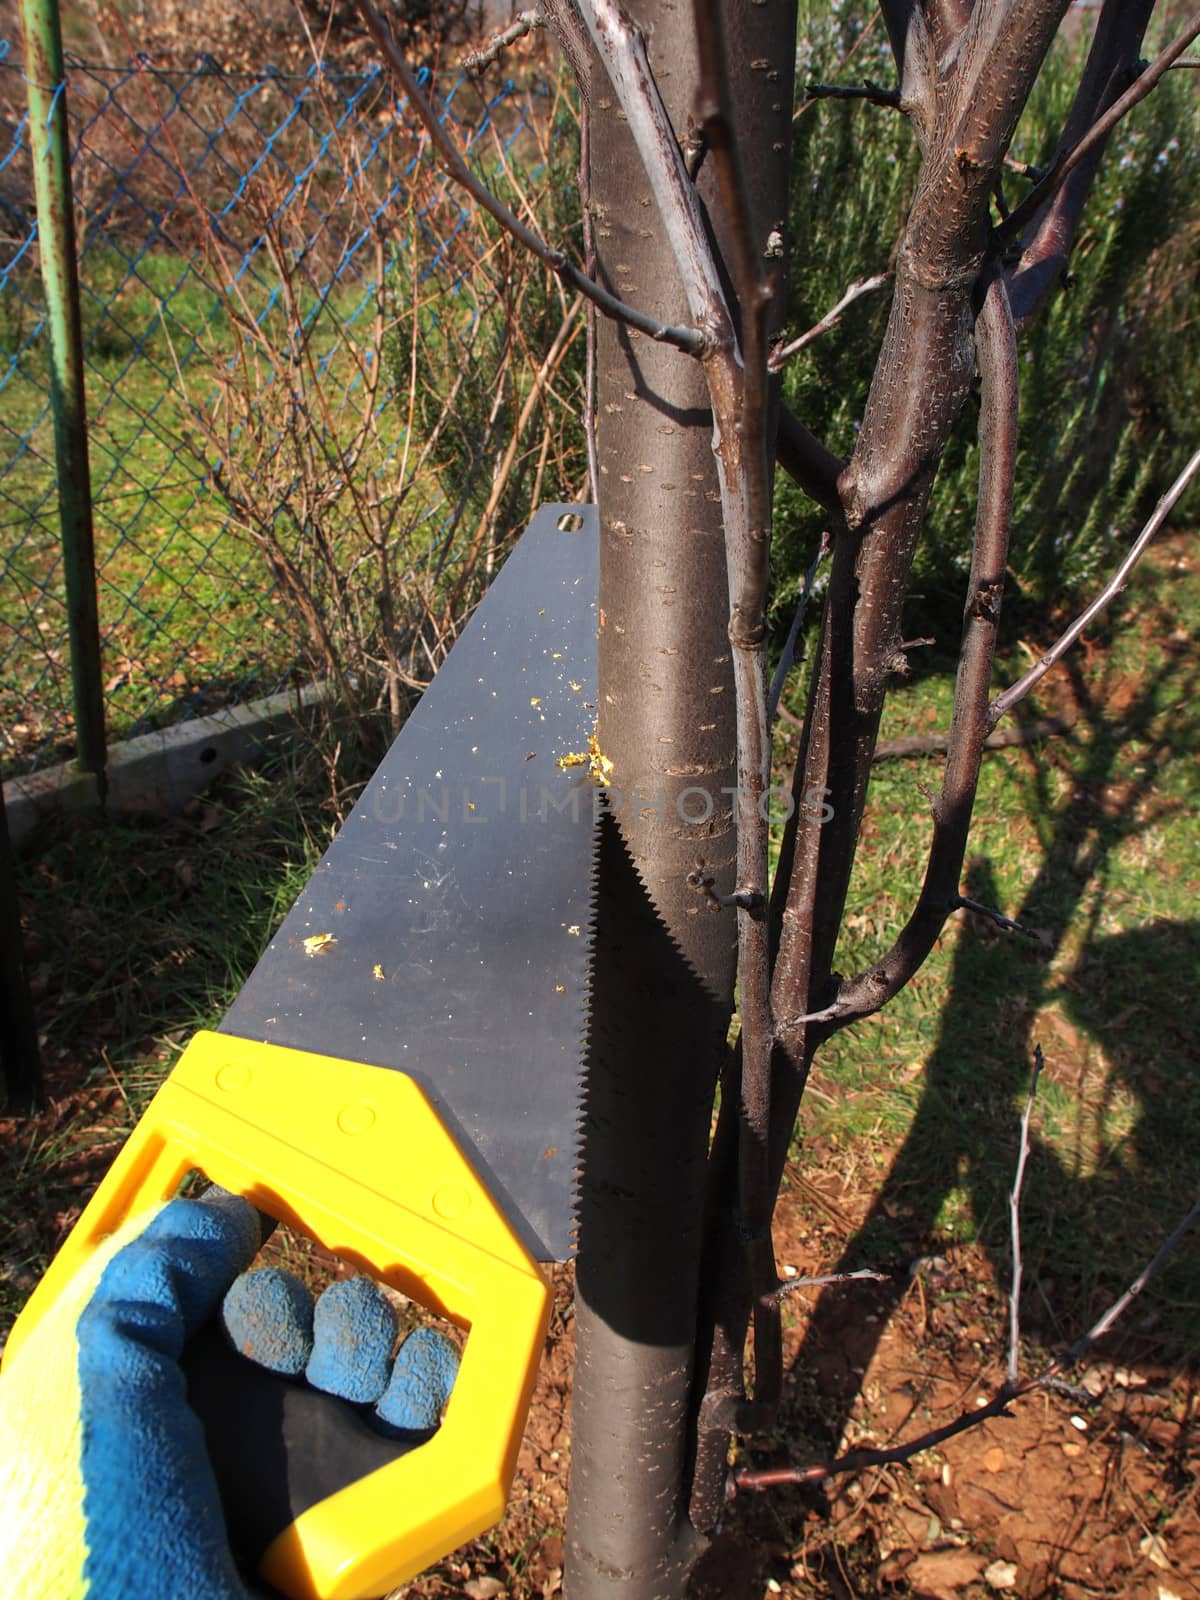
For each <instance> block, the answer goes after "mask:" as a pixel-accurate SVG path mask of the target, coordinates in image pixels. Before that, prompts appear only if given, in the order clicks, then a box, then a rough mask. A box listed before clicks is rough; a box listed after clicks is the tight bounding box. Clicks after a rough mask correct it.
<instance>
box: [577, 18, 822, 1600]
mask: <svg viewBox="0 0 1200 1600" xmlns="http://www.w3.org/2000/svg"><path fill="white" fill-rule="evenodd" d="M627 10H628V11H629V13H630V15H631V17H632V18H633V20H634V21H635V22H636V23H637V24H638V25H639V26H640V27H641V28H642V30H643V31H644V33H645V34H646V36H647V42H648V47H649V53H650V60H651V64H652V66H653V67H654V69H655V72H656V76H657V78H658V81H659V85H660V87H661V89H662V92H663V95H664V99H665V101H666V105H667V110H668V112H669V114H670V116H671V119H672V123H673V125H674V127H675V129H676V131H677V133H679V135H680V136H681V137H685V136H686V134H687V130H688V123H689V113H690V112H691V110H692V107H693V103H694V100H695V95H696V88H697V77H698V71H697V61H696V47H695V40H694V24H693V20H692V13H691V8H690V7H674V6H669V5H667V4H665V3H663V0H641V3H640V4H636V5H630V6H628V7H627ZM725 30H726V37H727V42H728V46H729V56H730V76H731V81H732V82H733V83H734V85H735V101H736V102H737V104H738V111H737V115H738V118H739V121H740V124H741V126H740V128H739V132H740V133H741V134H742V137H743V138H744V139H745V140H746V141H747V142H746V143H745V144H744V145H743V149H745V150H748V151H753V152H754V153H755V161H754V164H753V171H752V174H751V189H752V202H751V203H752V206H753V208H754V211H755V218H756V223H757V224H758V225H759V226H758V227H757V228H756V231H757V232H760V233H761V243H760V249H761V250H762V251H763V253H764V255H766V253H767V241H768V237H769V235H770V234H771V232H772V230H774V229H776V228H779V229H780V230H781V231H783V228H784V217H785V215H786V196H787V149H788V133H789V130H790V117H791V101H792V58H793V41H794V36H795V26H794V10H793V9H792V7H791V6H789V5H785V6H783V7H782V8H781V10H780V11H779V12H778V13H774V12H769V11H768V10H767V8H765V7H761V6H755V5H752V4H730V5H727V6H726V12H725ZM771 34H773V35H774V38H775V40H776V46H775V48H774V50H772V49H771V48H770V38H769V36H770V35H771ZM768 59H769V60H771V61H772V62H775V63H777V64H774V65H771V66H767V65H766V64H765V63H766V62H767V61H768ZM752 62H754V63H756V65H755V66H754V67H753V68H752V67H751V63H752ZM601 85H603V86H602V87H601ZM737 85H741V86H742V89H743V92H742V93H741V94H740V95H738V92H737V87H736V86H737ZM606 89H607V83H606V80H604V78H603V69H602V68H601V67H600V66H599V65H598V64H597V63H595V62H593V67H592V92H591V97H590V108H591V133H590V144H591V151H592V160H591V165H590V173H589V188H590V205H591V213H592V218H593V224H594V230H595V245H596V253H597V276H598V277H599V278H600V280H601V281H602V282H604V283H605V284H606V285H607V286H609V287H610V288H612V289H613V290H614V291H616V292H617V293H619V294H620V295H621V296H622V298H624V299H626V300H628V301H630V302H632V303H633V304H635V305H636V306H638V308H639V309H640V310H644V311H648V312H650V313H651V314H652V315H654V316H656V317H659V318H661V319H662V320H663V321H666V322H670V323H681V322H684V323H686V322H687V321H688V315H687V302H686V297H685V295H684V291H683V287H682V285H681V284H680V282H679V280H678V277H677V274H676V271H675V267H674V261H673V257H672V252H671V248H670V241H669V240H668V239H667V238H666V237H665V233H664V230H663V226H662V223H661V220H660V218H659V216H658V214H657V211H656V208H655V206H654V204H653V202H652V200H651V198H650V191H649V184H648V182H647V180H646V175H645V171H644V169H643V166H642V163H641V160H640V158H639V157H638V154H637V151H636V150H635V148H634V146H633V142H632V140H631V138H630V137H629V135H628V132H627V130H626V128H625V125H624V122H623V119H622V118H621V117H620V116H619V115H618V113H617V111H616V108H615V106H614V104H613V100H612V97H611V95H610V94H608V93H606V92H605V90H606ZM764 90H766V92H765V93H764V92H763V91H764ZM747 164H748V165H750V164H751V163H747ZM708 177H709V175H708V174H707V173H704V172H702V174H701V182H700V189H701V194H702V197H703V198H704V200H705V202H706V204H707V205H708V206H709V208H710V214H711V215H712V216H713V221H714V231H715V233H716V236H717V238H718V240H719V239H720V236H721V231H722V229H721V222H720V218H719V216H717V215H716V209H717V208H716V201H715V196H714V194H713V193H712V191H711V188H710V186H709V184H708V183H706V181H705V179H706V178H708ZM772 248H774V247H772ZM776 260H777V258H776V257H775V256H774V255H772V256H770V257H769V258H768V260H767V261H766V263H765V264H766V265H773V264H775V262H776ZM780 298H781V297H779V296H777V304H778V302H779V299H780ZM596 410H597V417H596V423H597V456H598V463H599V474H600V481H599V486H598V498H599V503H600V525H601V535H600V536H601V556H600V706H599V728H598V731H599V738H600V746H601V749H602V751H603V753H604V754H605V755H606V756H607V757H608V758H609V759H610V760H611V761H612V763H613V774H612V778H613V785H614V788H615V789H616V790H617V791H618V792H619V802H617V803H615V805H614V815H613V817H612V818H611V819H610V821H609V822H608V823H606V825H605V830H604V836H603V839H602V845H601V860H600V869H599V878H598V896H597V899H598V907H597V929H596V963H595V972H594V981H593V1006H592V1012H593V1018H594V1022H593V1038H592V1043H591V1058H590V1060H589V1067H588V1084H589V1087H588V1099H587V1106H586V1110H585V1123H584V1151H583V1177H582V1180H581V1187H580V1196H579V1259H578V1268H577V1277H576V1323H575V1328H576V1366H575V1381H574V1417H573V1441H572V1466H571V1493H570V1503H569V1512H568V1525H567V1569H566V1585H565V1589H566V1593H567V1594H568V1595H569V1596H570V1600H615V1597H617V1596H620V1597H622V1600H674V1597H677V1596H681V1595H682V1594H683V1592H684V1588H685V1586H686V1582H687V1574H688V1571H689V1570H690V1567H691V1565H692V1563H693V1562H694V1560H695V1558H696V1556H697V1554H698V1553H699V1550H700V1548H701V1541H700V1540H699V1539H698V1538H697V1536H696V1535H695V1534H694V1533H693V1531H692V1529H691V1526H690V1524H689V1522H688V1520H687V1500H688V1483H687V1478H688V1471H689V1460H690V1455H691V1451H692V1447H693V1440H692V1437H691V1431H692V1423H691V1421H690V1418H689V1401H690V1393H691V1380H692V1362H693V1349H694V1341H695V1332H696V1316H697V1295H698V1275H699V1262H700V1251H701V1245H702V1235H703V1227H702V1224H703V1194H704V1179H705V1163H706V1159H707V1153H708V1141H709V1129H710V1122H711V1115H712V1105H713V1096H714V1090H715V1086H716V1081H717V1076H718V1073H719V1070H720V1068H721V1065H722V1062H723V1060H724V1057H725V1039H726V1033H727V1029H728V1022H729V1016H730V1011H731V1007H732V997H733V981H734V966H735V955H736V938H737V928H736V923H735V918H734V913H733V912H732V911H730V910H718V909H716V907H715V906H714V904H713V902H712V901H711V900H710V899H707V898H705V897H703V896H702V895H701V894H700V893H699V892H698V891H697V890H696V889H695V888H693V887H692V886H691V885H690V884H689V882H688V878H689V874H692V873H693V872H694V871H695V869H696V867H697V865H698V864H700V863H702V864H703V871H704V876H705V877H707V878H711V879H712V880H713V887H714V889H715V891H716V892H717V893H723V892H728V891H729V890H730V889H731V888H732V887H733V864H734V848H735V837H734V826H733V807H732V795H731V792H730V791H731V789H732V786H733V784H734V782H735V770H734V746H735V727H734V704H733V700H734V696H733V687H732V672H731V663H730V645H729V641H728V638H727V634H726V624H727V618H728V603H727V580H726V567H725V549H724V535H723V529H722V521H721V507H720V494H719V489H718V483H717V473H716V466H715V460H714V457H713V453H712V416H711V411H710V408H709V401H708V393H707V387H706V382H705V378H704V373H703V369H702V368H701V366H700V364H699V363H698V362H696V361H694V360H690V359H689V358H687V357H686V356H683V355H681V354H680V353H679V352H678V351H676V350H673V349H671V348H668V347H666V346H664V345H661V344H656V343H654V342H653V341H651V340H649V339H647V338H644V337H642V336H641V335H639V334H636V333H633V332H631V331H630V330H629V329H628V328H625V327H622V326H620V325H618V324H615V323H613V322H609V321H607V320H605V319H600V321H599V324H598V329H597V396H596Z"/></svg>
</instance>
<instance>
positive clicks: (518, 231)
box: [357, 0, 708, 356]
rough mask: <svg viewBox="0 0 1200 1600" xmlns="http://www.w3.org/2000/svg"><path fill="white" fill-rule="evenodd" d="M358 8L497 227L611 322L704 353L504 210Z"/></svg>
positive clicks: (699, 343) (440, 146) (370, 16)
mask: <svg viewBox="0 0 1200 1600" xmlns="http://www.w3.org/2000/svg"><path fill="white" fill-rule="evenodd" d="M357 4H358V9H359V11H360V12H361V14H362V18H363V21H364V22H365V23H366V25H367V28H368V30H369V32H370V33H371V36H372V37H373V38H374V40H375V42H376V44H377V45H378V46H379V48H380V50H381V51H382V52H383V56H384V59H385V60H386V61H387V64H388V66H389V68H390V69H391V71H392V72H393V73H394V74H395V76H396V78H397V79H398V80H399V82H400V86H401V88H402V89H403V90H404V93H405V96H406V98H407V100H408V103H409V104H410V105H411V106H412V109H413V110H414V111H415V112H416V114H417V116H418V117H419V118H420V120H421V122H422V123H423V124H424V126H425V128H426V130H427V132H428V134H429V137H430V139H431V140H432V142H433V146H434V148H435V149H436V150H437V152H438V154H439V155H440V157H441V159H442V163H443V165H444V166H445V168H446V171H447V172H448V173H449V174H450V176H451V177H452V178H453V179H454V180H455V182H456V183H459V184H460V185H461V186H462V187H463V188H464V189H465V190H466V191H467V193H468V194H469V195H471V197H472V198H473V199H474V200H476V201H478V203H479V204H480V205H481V206H482V207H483V209H484V210H485V211H486V212H487V213H488V214H489V216H492V217H494V218H495V220H496V221H497V222H498V223H499V224H500V226H501V227H502V228H504V229H506V230H507V231H508V232H509V233H511V234H512V236H513V238H514V239H515V240H516V241H517V243H518V244H520V245H522V246H524V248H525V249H526V250H528V251H530V252H531V253H532V254H533V255H535V256H536V257H537V258H538V260H539V261H544V262H545V263H546V265H547V266H548V267H550V268H551V270H552V271H554V272H556V273H557V274H558V276H559V277H560V278H562V279H563V280H564V282H566V283H568V284H570V286H571V287H572V288H573V289H576V290H578V291H579V293H580V294H583V295H586V296H587V298H588V299H589V300H592V301H594V303H595V304H596V305H597V306H599V308H600V310H601V311H603V312H604V314H605V316H608V317H612V318H613V320H614V321H616V322H624V323H626V324H627V325H628V326H629V327H631V328H636V329H637V331H638V332H639V333H644V334H646V335H647V336H648V337H649V338H651V339H656V340H659V341H661V342H662V343H663V344H671V345H674V346H675V347H676V349H678V350H682V351H684V352H685V353H686V354H687V355H692V356H699V355H703V354H704V352H705V350H706V349H707V348H708V340H707V339H706V338H705V336H704V334H703V333H701V331H700V330H699V329H698V328H678V327H671V326H670V325H669V324H668V323H665V322H659V321H658V320H657V319H656V318H654V317H648V316H646V315H645V313H644V312H641V311H637V310H635V309H634V308H633V307H632V306H629V305H626V304H625V302H624V301H623V300H618V299H617V297H616V296H615V295H612V294H609V292H608V290H607V289H604V288H602V287H601V285H600V284H598V283H595V282H594V281H593V280H592V279H591V278H589V277H588V276H587V274H586V273H583V272H581V271H580V270H579V268H578V267H577V266H575V265H574V263H573V262H572V261H570V260H569V259H568V257H567V256H565V255H564V254H563V252H562V251H561V250H557V249H555V248H554V246H553V245H549V244H547V243H546V241H545V240H544V239H543V238H542V237H541V236H540V235H539V234H536V233H534V232H533V230H532V229H531V228H527V227H526V226H525V224H524V223H523V222H522V221H521V220H520V219H519V218H518V217H516V216H514V214H513V213H512V212H511V211H510V210H509V208H508V207H507V206H506V205H505V204H504V202H503V201H502V200H498V199H497V198H496V196H495V195H494V194H493V193H492V192H491V190H490V189H488V188H487V186H486V185H485V184H483V183H481V182H480V181H479V179H478V178H477V177H476V176H475V174H474V173H473V172H472V171H471V169H470V167H468V166H467V164H466V162H465V161H464V160H463V158H462V155H461V154H460V153H459V150H458V148H457V146H456V145H455V144H454V141H453V140H452V139H451V138H450V136H449V134H448V133H447V132H446V130H445V128H444V127H443V126H442V124H441V123H440V122H439V120H438V118H437V117H436V116H435V115H434V113H433V109H432V107H431V106H430V104H429V102H428V101H427V100H426V98H425V96H424V94H423V93H422V91H421V88H420V85H419V84H418V83H417V80H416V78H415V77H414V76H413V73H412V70H411V68H410V67H409V65H408V62H407V61H405V59H404V57H403V56H402V55H401V54H400V52H399V51H398V50H397V49H396V46H395V44H394V43H393V41H392V37H391V35H390V34H389V33H388V31H387V28H386V27H385V26H384V23H383V21H382V19H381V18H380V16H379V14H378V12H376V10H375V8H374V7H373V6H372V5H371V3H370V0H357Z"/></svg>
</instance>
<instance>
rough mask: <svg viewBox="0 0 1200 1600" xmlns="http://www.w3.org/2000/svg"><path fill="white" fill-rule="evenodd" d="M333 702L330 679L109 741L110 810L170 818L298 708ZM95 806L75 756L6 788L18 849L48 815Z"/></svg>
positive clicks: (253, 752) (254, 756) (250, 754)
mask: <svg viewBox="0 0 1200 1600" xmlns="http://www.w3.org/2000/svg"><path fill="white" fill-rule="evenodd" d="M330 699H331V690H330V689H329V686H328V685H327V684H322V683H317V684H310V685H309V686H308V687H307V688H304V689H301V690H300V691H299V692H298V693H297V692H294V691H293V692H285V693H283V694H273V695H268V696H267V697H266V698H265V699H263V700H251V701H249V702H247V704H246V705H242V706H231V707H230V708H229V709H228V710H226V711H216V712H214V713H213V714H212V716H209V717H196V718H195V719H194V720H193V721H191V722H181V723H178V724H176V726H175V727H173V728H165V729H162V730H161V731H159V732H156V733H145V734H141V735H140V736H139V737H138V738H136V739H127V740H125V742H124V743H122V744H116V745H112V746H110V748H109V752H108V809H109V811H110V812H112V813H114V814H118V813H122V812H123V813H126V814H128V813H130V812H134V813H143V814H146V813H148V814H150V815H155V816H168V815H171V814H172V813H174V812H177V811H180V810H182V808H183V807H184V806H185V805H186V804H187V802H188V801H189V800H191V799H192V798H193V797H194V796H195V795H197V794H199V793H200V792H201V791H202V790H203V789H206V788H207V787H208V786H209V784H211V783H212V782H213V781H214V779H216V778H218V777H219V776H220V775H221V773H223V772H227V771H228V770H229V768H230V767H239V766H246V765H248V764H250V763H252V762H254V761H257V760H261V758H262V756H263V755H264V754H265V753H266V751H267V750H268V749H269V748H270V747H271V746H272V745H273V744H275V743H277V742H278V741H279V740H280V739H281V738H283V737H285V736H287V735H288V734H290V733H291V732H292V731H293V728H294V724H295V722H296V718H297V715H298V714H299V713H302V712H305V711H309V710H312V709H313V708H314V707H316V706H319V705H322V704H324V703H326V702H327V701H329V700H330ZM95 806H96V779H95V777H94V776H93V775H92V774H91V773H87V772H80V771H79V769H78V768H77V767H76V766H75V764H74V762H70V761H68V762H64V764H63V765H62V766H58V767H47V768H46V770H45V771H44V772H35V773H32V774H31V775H30V776H29V777H26V778H10V779H9V780H8V782H7V783H5V785H4V807H5V810H6V811H7V813H8V832H9V837H10V839H11V841H12V846H13V849H14V850H20V849H21V848H22V847H23V845H24V844H25V843H26V842H27V841H28V840H29V839H30V838H31V837H32V835H33V833H34V831H35V830H36V828H37V826H38V824H39V823H40V822H41V821H43V820H44V819H45V818H46V817H48V816H51V815H53V814H54V813H56V812H59V813H71V812H82V811H87V810H92V809H94V808H95Z"/></svg>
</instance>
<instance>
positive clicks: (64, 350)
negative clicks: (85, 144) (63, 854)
mask: <svg viewBox="0 0 1200 1600" xmlns="http://www.w3.org/2000/svg"><path fill="white" fill-rule="evenodd" d="M21 27H22V30H23V31H24V34H25V79H26V83H27V85H28V91H29V143H30V150H31V152H32V155H33V172H34V184H35V189H36V194H37V215H38V252H39V256H40V260H41V271H42V283H43V286H44V288H45V293H46V321H47V323H48V325H49V330H50V396H51V403H52V406H53V409H54V448H55V458H56V461H57V465H58V507H59V518H60V521H61V526H62V551H63V572H64V575H65V578H66V588H67V625H68V629H69V636H70V643H71V684H72V690H73V697H74V704H75V749H76V758H77V760H78V763H79V766H80V767H81V768H82V769H83V770H84V771H85V772H90V773H94V774H95V776H96V782H97V785H98V786H99V792H100V799H101V802H103V798H104V761H105V741H104V691H103V673H102V670H101V661H100V623H99V617H98V615H97V610H96V557H95V546H94V543H93V538H92V487H91V474H90V471H89V468H88V446H87V405H86V401H85V398H84V387H83V335H82V326H81V321H80V315H79V278H78V275H77V273H76V262H75V212H74V202H73V199H72V195H71V158H70V148H69V141H68V130H67V107H66V79H65V76H64V73H63V49H62V30H61V27H60V25H59V14H58V0H21Z"/></svg>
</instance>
